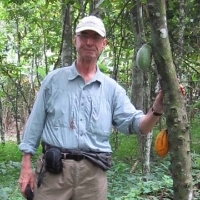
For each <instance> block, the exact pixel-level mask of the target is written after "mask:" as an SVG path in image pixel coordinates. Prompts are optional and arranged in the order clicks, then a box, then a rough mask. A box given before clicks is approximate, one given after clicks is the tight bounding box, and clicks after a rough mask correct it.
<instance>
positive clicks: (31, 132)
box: [19, 81, 46, 154]
mask: <svg viewBox="0 0 200 200" xmlns="http://www.w3.org/2000/svg"><path fill="white" fill-rule="evenodd" d="M45 89H46V88H45V81H44V82H43V83H42V85H41V88H40V90H39V92H38V94H37V97H36V100H35V103H34V106H33V108H32V111H31V114H30V116H29V118H28V121H27V123H26V126H25V128H24V131H23V135H22V141H21V143H20V145H19V149H20V150H21V151H23V152H24V153H31V154H34V153H35V151H36V149H37V147H38V146H39V143H40V138H41V135H42V132H43V128H44V125H45V119H46V108H45V104H46V91H45Z"/></svg>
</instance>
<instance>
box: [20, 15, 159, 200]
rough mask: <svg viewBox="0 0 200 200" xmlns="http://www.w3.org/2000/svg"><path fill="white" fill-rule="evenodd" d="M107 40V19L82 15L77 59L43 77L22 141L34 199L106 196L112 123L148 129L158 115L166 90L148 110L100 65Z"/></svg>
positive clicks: (129, 129)
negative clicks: (136, 103)
mask: <svg viewBox="0 0 200 200" xmlns="http://www.w3.org/2000/svg"><path fill="white" fill-rule="evenodd" d="M106 43H107V39H106V30H105V27H104V24H103V22H102V21H101V20H100V19H99V18H97V17H95V16H89V17H85V18H83V19H82V20H81V21H80V22H79V24H78V25H77V27H76V30H75V37H74V45H75V47H76V51H77V59H76V61H75V62H74V63H73V64H72V65H71V66H69V67H63V68H60V69H56V70H54V71H52V72H51V73H49V75H47V77H46V78H45V79H44V81H43V83H42V86H41V88H40V91H39V93H38V96H37V99H36V101H35V104H34V106H33V109H32V112H31V115H30V116H29V119H28V122H27V124H26V127H25V130H24V133H23V138H22V142H21V144H20V145H19V148H20V150H21V151H22V152H23V156H22V168H21V174H20V178H19V186H20V190H21V193H22V194H23V195H24V197H26V194H25V188H26V186H27V185H28V184H29V185H30V187H31V189H32V190H34V200H47V199H48V200H106V199H107V197H106V196H107V177H106V170H108V169H109V168H110V157H111V155H110V154H111V152H112V151H111V147H110V144H109V134H110V132H111V127H112V125H114V126H115V127H116V128H117V129H118V130H119V131H120V132H122V133H125V134H132V133H138V134H140V133H141V134H148V133H149V132H150V131H151V129H152V127H153V125H154V124H155V123H156V122H157V121H158V120H159V116H160V115H161V113H162V111H163V101H162V92H159V94H158V96H157V97H156V99H155V102H154V104H153V106H152V109H150V110H149V112H148V113H147V114H146V115H144V114H143V112H142V111H140V110H136V109H135V107H134V106H133V105H132V104H131V102H130V100H129V98H128V97H127V95H126V92H125V90H124V89H123V88H122V87H121V86H120V85H119V84H117V83H116V81H114V80H113V79H111V78H109V77H107V76H106V75H104V74H103V73H102V72H101V71H100V70H99V68H98V66H97V60H98V58H99V56H100V54H101V52H102V50H103V49H104V48H105V46H106ZM40 141H42V144H43V154H42V155H41V156H40V157H39V158H38V160H37V164H36V170H35V171H36V173H33V171H32V168H31V156H32V155H33V154H34V153H35V151H36V149H37V147H38V146H39V143H40ZM60 155H61V156H60ZM60 160H61V161H60Z"/></svg>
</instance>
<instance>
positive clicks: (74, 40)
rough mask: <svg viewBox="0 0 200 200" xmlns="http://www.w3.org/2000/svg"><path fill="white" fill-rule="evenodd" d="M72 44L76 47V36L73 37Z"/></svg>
mask: <svg viewBox="0 0 200 200" xmlns="http://www.w3.org/2000/svg"><path fill="white" fill-rule="evenodd" d="M73 43H74V46H76V36H74V39H73Z"/></svg>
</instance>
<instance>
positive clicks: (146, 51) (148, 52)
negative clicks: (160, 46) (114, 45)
mask: <svg viewBox="0 0 200 200" xmlns="http://www.w3.org/2000/svg"><path fill="white" fill-rule="evenodd" d="M151 61H152V49H151V46H150V45H148V44H143V45H142V46H141V47H140V49H139V50H138V52H137V54H136V65H137V66H138V67H139V68H141V69H142V70H144V71H147V70H148V69H149V67H150V65H151Z"/></svg>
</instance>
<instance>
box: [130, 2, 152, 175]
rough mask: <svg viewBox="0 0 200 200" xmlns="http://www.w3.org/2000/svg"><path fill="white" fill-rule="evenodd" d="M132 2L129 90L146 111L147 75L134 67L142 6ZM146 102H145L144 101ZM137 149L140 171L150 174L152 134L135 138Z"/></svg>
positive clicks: (142, 37) (141, 29) (141, 28)
mask: <svg viewBox="0 0 200 200" xmlns="http://www.w3.org/2000/svg"><path fill="white" fill-rule="evenodd" d="M135 2H136V1H133V5H134V6H133V8H132V10H131V16H132V21H133V26H132V27H133V34H134V56H133V67H132V88H131V100H132V102H133V104H134V105H135V106H136V108H137V109H141V110H143V111H145V112H146V111H147V108H148V107H149V104H150V103H149V102H150V92H149V91H150V87H149V84H148V80H150V79H149V78H147V77H148V76H149V75H148V74H147V73H146V72H144V71H142V70H141V69H140V68H138V66H136V62H135V59H136V54H137V51H138V50H139V48H140V47H141V46H142V44H144V43H145V40H146V38H145V34H144V32H145V31H144V24H143V15H142V13H143V12H142V4H141V3H140V0H137V3H136V4H135ZM144 100H146V101H144ZM137 139H138V144H139V145H140V147H139V154H140V155H139V157H140V158H139V160H140V161H141V162H142V171H143V174H144V175H148V174H149V172H150V149H151V143H152V133H149V134H148V135H146V136H141V135H138V136H137Z"/></svg>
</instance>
